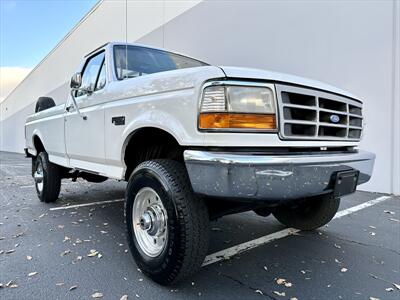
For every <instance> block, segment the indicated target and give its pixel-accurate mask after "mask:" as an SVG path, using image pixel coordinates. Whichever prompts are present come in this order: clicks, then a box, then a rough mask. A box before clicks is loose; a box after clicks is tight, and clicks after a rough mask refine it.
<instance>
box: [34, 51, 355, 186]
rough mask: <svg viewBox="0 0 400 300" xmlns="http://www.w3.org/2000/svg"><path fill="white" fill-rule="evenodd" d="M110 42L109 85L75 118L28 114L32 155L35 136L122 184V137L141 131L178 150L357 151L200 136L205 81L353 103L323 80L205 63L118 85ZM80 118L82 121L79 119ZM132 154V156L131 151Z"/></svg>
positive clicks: (61, 159)
mask: <svg viewBox="0 0 400 300" xmlns="http://www.w3.org/2000/svg"><path fill="white" fill-rule="evenodd" d="M112 45H113V44H109V45H108V46H105V49H106V66H107V75H106V77H107V84H106V86H105V88H103V89H102V90H100V91H96V92H94V93H93V94H91V95H89V96H83V97H80V98H77V99H76V100H77V104H78V107H79V109H80V113H81V114H78V112H77V111H76V110H75V109H72V110H70V111H69V112H67V111H66V110H65V107H66V106H70V103H71V98H70V97H69V98H68V101H67V105H59V106H57V107H54V108H51V109H48V110H45V111H43V112H40V113H37V114H34V115H32V116H30V117H28V120H27V123H26V146H27V148H28V151H29V152H30V153H31V154H36V152H35V149H34V146H33V137H34V136H35V135H37V136H38V137H39V138H40V139H41V141H42V142H43V144H44V147H45V149H46V151H47V152H48V153H49V159H50V161H52V162H54V163H56V164H59V165H62V166H65V167H68V168H76V169H83V170H88V171H92V172H96V173H99V174H101V175H103V176H106V177H110V178H116V179H123V178H124V175H125V165H124V155H125V153H124V152H125V149H124V146H125V145H126V142H127V140H128V139H129V137H130V135H131V134H132V133H133V132H135V131H136V130H138V129H140V128H144V127H154V128H158V129H162V130H164V131H166V132H168V133H169V134H171V135H172V136H173V137H174V138H175V139H176V141H177V142H178V143H179V144H180V145H182V146H187V147H189V146H205V147H207V146H208V147H322V146H324V147H326V146H328V147H329V146H356V145H357V143H355V142H348V141H282V140H280V139H279V136H278V134H277V133H218V132H200V131H199V130H198V128H197V118H198V108H199V101H200V96H201V91H202V87H203V84H204V83H205V82H206V81H209V80H221V79H224V78H226V75H228V76H227V77H228V78H229V79H241V80H253V81H254V80H260V81H261V80H262V81H270V82H274V81H278V82H287V83H292V84H296V85H303V86H308V87H311V88H316V89H321V90H325V91H329V92H333V93H338V94H341V95H345V96H347V97H352V98H356V97H354V96H352V95H350V94H349V93H346V92H344V91H341V90H339V89H336V88H333V87H330V86H329V85H325V84H323V83H320V82H316V81H312V80H307V79H303V78H300V77H296V76H290V75H286V74H281V73H275V72H268V71H262V70H254V69H243V68H233V67H223V68H222V69H221V68H220V67H216V66H204V67H197V68H188V69H181V70H174V71H167V72H160V73H154V74H150V75H145V76H140V77H136V78H131V79H126V80H122V81H119V80H117V79H116V78H115V75H114V70H113V61H112V59H111V57H112V52H111V51H112V50H111V49H112ZM82 116H86V117H87V119H86V120H84V119H83V118H82ZM116 116H124V117H125V125H123V126H115V125H114V124H113V123H112V118H113V117H116ZM128 155H129V154H128Z"/></svg>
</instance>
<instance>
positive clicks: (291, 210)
mask: <svg viewBox="0 0 400 300" xmlns="http://www.w3.org/2000/svg"><path fill="white" fill-rule="evenodd" d="M339 205H340V198H335V197H333V196H331V195H324V196H318V197H313V198H309V199H306V200H305V201H304V202H302V203H300V204H298V205H296V206H294V207H281V208H279V209H278V210H277V211H275V212H274V213H273V215H274V217H275V218H276V219H277V220H278V221H279V222H281V223H282V224H283V225H286V226H287V227H292V228H296V229H300V230H315V229H317V228H319V227H321V226H324V225H325V224H327V223H329V221H331V220H332V218H333V217H334V216H335V214H336V213H337V211H338V209H339Z"/></svg>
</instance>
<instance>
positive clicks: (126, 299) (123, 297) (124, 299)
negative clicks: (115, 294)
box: [119, 295, 128, 300]
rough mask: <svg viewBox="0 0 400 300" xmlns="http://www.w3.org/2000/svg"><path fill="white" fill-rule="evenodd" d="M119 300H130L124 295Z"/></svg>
mask: <svg viewBox="0 0 400 300" xmlns="http://www.w3.org/2000/svg"><path fill="white" fill-rule="evenodd" d="M119 300H128V295H123V296H122V297H121V298H119Z"/></svg>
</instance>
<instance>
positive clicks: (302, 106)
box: [276, 84, 363, 141]
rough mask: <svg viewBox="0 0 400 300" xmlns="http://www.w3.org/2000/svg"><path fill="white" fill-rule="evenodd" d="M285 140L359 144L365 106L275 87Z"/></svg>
mask: <svg viewBox="0 0 400 300" xmlns="http://www.w3.org/2000/svg"><path fill="white" fill-rule="evenodd" d="M276 91H277V95H278V107H279V115H280V116H279V120H280V121H279V122H280V123H279V124H280V135H281V138H282V139H307V140H350V141H359V140H360V138H361V132H362V123H363V122H362V120H363V117H362V104H361V103H360V102H358V101H356V100H352V99H350V98H346V97H342V96H338V95H335V94H330V93H326V92H321V91H316V90H312V89H306V88H299V87H294V86H288V85H280V84H277V85H276Z"/></svg>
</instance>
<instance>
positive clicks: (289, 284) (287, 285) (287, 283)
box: [285, 282, 293, 288]
mask: <svg viewBox="0 0 400 300" xmlns="http://www.w3.org/2000/svg"><path fill="white" fill-rule="evenodd" d="M292 285H293V284H292V283H291V282H285V286H286V287H287V288H289V287H292Z"/></svg>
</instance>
